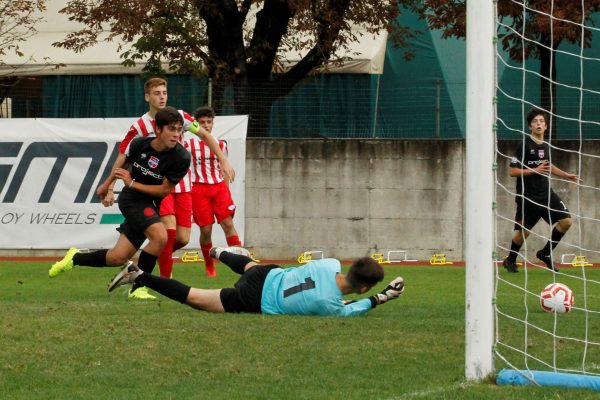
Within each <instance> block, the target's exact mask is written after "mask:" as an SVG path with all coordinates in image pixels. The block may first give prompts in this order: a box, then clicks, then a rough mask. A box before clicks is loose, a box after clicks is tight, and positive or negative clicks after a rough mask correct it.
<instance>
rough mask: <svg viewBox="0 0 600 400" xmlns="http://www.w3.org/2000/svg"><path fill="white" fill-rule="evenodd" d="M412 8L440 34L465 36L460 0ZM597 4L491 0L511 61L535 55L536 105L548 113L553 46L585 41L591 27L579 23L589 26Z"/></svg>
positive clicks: (593, 0) (428, 0)
mask: <svg viewBox="0 0 600 400" xmlns="http://www.w3.org/2000/svg"><path fill="white" fill-rule="evenodd" d="M582 3H583V4H584V6H583V8H582V6H581V5H582ZM416 8H417V9H418V11H419V12H420V13H421V14H422V16H423V17H424V18H426V19H427V21H428V23H429V26H430V27H431V28H434V29H441V30H442V31H443V33H442V36H443V37H445V38H448V37H458V38H464V37H465V36H466V4H465V1H464V0H462V1H461V0H424V1H423V2H422V4H421V5H420V6H418V7H416ZM599 10H600V0H586V1H585V2H579V1H570V0H554V1H548V0H528V1H524V0H498V2H497V13H498V18H499V20H500V23H501V24H502V25H504V27H503V28H502V29H500V30H499V34H498V39H499V40H500V43H501V44H502V48H503V50H504V51H506V52H508V54H509V56H510V58H511V59H513V60H515V61H517V62H524V60H526V59H529V58H532V59H539V60H540V75H541V80H540V100H541V104H542V107H543V108H545V109H546V110H548V111H550V112H551V113H552V114H554V113H555V104H554V102H553V101H552V99H554V98H556V85H555V83H554V82H555V81H556V62H555V61H556V60H555V57H556V50H557V49H558V47H559V45H560V44H561V43H563V42H568V43H575V44H578V45H580V46H583V47H590V46H591V44H592V43H591V42H592V32H591V30H590V29H585V27H586V26H595V22H594V20H593V18H592V14H593V13H595V12H597V11H599ZM551 125H552V127H553V128H555V126H556V124H551ZM553 130H554V129H553ZM554 133H555V132H552V134H554Z"/></svg>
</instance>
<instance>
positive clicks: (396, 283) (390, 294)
mask: <svg viewBox="0 0 600 400" xmlns="http://www.w3.org/2000/svg"><path fill="white" fill-rule="evenodd" d="M403 292H404V279H403V278H402V277H401V276H399V277H397V278H396V279H394V280H393V281H391V282H390V283H389V285H387V287H386V288H385V289H384V290H383V291H382V292H381V293H382V294H385V295H386V296H387V298H388V300H392V299H397V298H398V297H400V295H401V294H402V293H403Z"/></svg>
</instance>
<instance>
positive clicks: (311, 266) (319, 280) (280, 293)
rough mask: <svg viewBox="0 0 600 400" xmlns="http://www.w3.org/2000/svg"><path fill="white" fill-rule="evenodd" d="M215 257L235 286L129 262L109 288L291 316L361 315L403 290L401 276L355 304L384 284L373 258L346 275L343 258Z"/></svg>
mask: <svg viewBox="0 0 600 400" xmlns="http://www.w3.org/2000/svg"><path fill="white" fill-rule="evenodd" d="M211 255H212V256H213V257H214V258H217V259H219V260H221V261H222V262H223V263H225V264H226V265H227V266H229V267H230V268H231V269H232V270H233V271H234V272H236V273H238V274H240V275H241V277H240V279H239V280H238V281H237V282H236V284H235V285H234V287H233V288H225V289H197V288H191V287H189V286H187V285H185V284H183V283H181V282H178V281H176V280H174V279H164V278H161V277H158V276H153V275H151V274H148V273H144V272H143V271H142V270H141V269H139V268H138V267H137V266H136V265H135V264H133V263H128V265H126V266H125V267H123V269H122V270H121V272H119V273H118V274H117V275H116V276H115V277H114V278H113V280H112V282H111V283H110V285H109V287H108V290H109V291H112V290H114V289H115V288H117V287H119V286H121V285H124V284H127V283H133V284H136V285H146V286H148V287H150V288H152V289H153V290H155V291H157V292H158V293H160V294H162V295H164V296H166V297H168V298H170V299H173V300H176V301H179V302H180V303H182V304H187V305H188V306H190V307H192V308H196V309H198V310H203V311H209V312H215V313H223V312H228V313H241V312H247V313H262V314H290V315H332V316H343V317H350V316H354V315H361V314H364V313H366V312H367V311H369V310H372V309H373V308H375V307H376V306H378V305H380V304H383V303H385V302H387V301H388V300H392V299H396V298H398V297H399V296H400V295H401V294H402V292H403V291H404V280H403V279H402V277H397V278H396V279H394V280H393V281H391V282H390V284H389V285H388V286H387V287H386V288H385V289H384V290H383V291H381V292H380V293H376V294H375V295H373V296H371V297H368V298H364V299H360V300H357V301H355V300H352V301H344V300H342V296H344V295H346V294H351V293H356V294H364V293H366V292H368V291H369V290H371V289H372V288H373V286H375V285H376V284H377V283H378V282H381V281H382V280H383V275H384V274H383V268H382V267H381V265H380V264H379V263H378V262H377V261H375V260H373V259H372V258H370V257H364V258H359V259H358V260H356V261H354V262H353V263H352V265H351V266H350V269H349V271H348V273H347V274H342V273H341V265H340V262H339V261H338V260H335V259H331V258H325V259H321V260H315V261H311V262H309V263H308V264H306V265H303V266H301V267H297V268H286V269H284V268H281V267H280V266H278V265H258V264H257V263H256V262H254V261H253V260H252V259H251V258H250V257H249V253H248V251H247V250H246V249H244V248H242V247H237V248H233V247H232V248H226V249H223V248H220V247H216V248H213V249H211Z"/></svg>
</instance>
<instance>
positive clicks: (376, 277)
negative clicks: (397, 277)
mask: <svg viewBox="0 0 600 400" xmlns="http://www.w3.org/2000/svg"><path fill="white" fill-rule="evenodd" d="M346 279H347V280H348V283H350V285H351V286H352V287H353V288H354V289H360V288H361V287H365V286H366V287H369V288H371V287H373V286H375V285H376V284H377V283H378V282H381V281H382V280H383V267H382V266H381V265H380V264H379V263H378V262H377V261H375V260H374V259H372V258H371V257H362V258H359V259H357V260H355V261H354V262H353V263H352V265H351V266H350V270H348V274H347V275H346Z"/></svg>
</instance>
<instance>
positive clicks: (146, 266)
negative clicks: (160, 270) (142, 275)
mask: <svg viewBox="0 0 600 400" xmlns="http://www.w3.org/2000/svg"><path fill="white" fill-rule="evenodd" d="M157 259H158V257H157V256H153V255H152V254H150V253H146V252H145V251H144V250H142V251H141V252H140V258H139V260H138V264H137V265H138V267H140V269H141V270H142V271H144V272H147V273H149V274H151V273H152V271H154V266H155V265H156V260H157Z"/></svg>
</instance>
